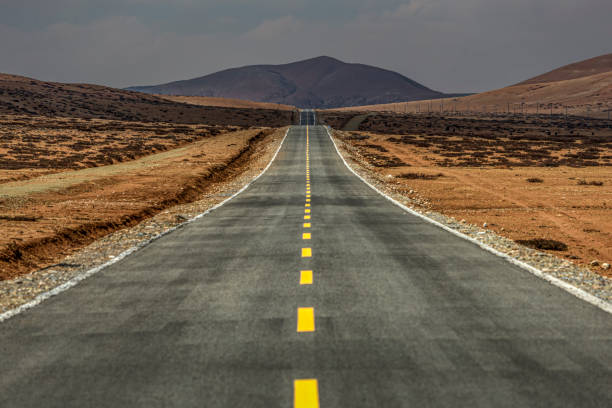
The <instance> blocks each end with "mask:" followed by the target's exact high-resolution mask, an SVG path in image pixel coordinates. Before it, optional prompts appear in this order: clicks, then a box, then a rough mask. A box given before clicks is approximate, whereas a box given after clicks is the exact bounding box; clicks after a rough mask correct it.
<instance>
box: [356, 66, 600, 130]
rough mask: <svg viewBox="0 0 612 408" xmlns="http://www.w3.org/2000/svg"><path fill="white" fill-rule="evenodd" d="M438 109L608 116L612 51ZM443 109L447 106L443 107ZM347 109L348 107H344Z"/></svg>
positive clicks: (387, 107) (413, 106)
mask: <svg viewBox="0 0 612 408" xmlns="http://www.w3.org/2000/svg"><path fill="white" fill-rule="evenodd" d="M428 106H430V101H421V103H419V102H408V103H395V104H382V105H372V106H360V107H355V108H353V110H355V111H395V112H417V111H420V112H423V110H427V109H428ZM431 106H433V109H434V110H435V111H438V110H439V109H440V107H441V106H445V107H446V109H447V110H454V109H457V110H459V111H478V112H507V110H508V108H510V111H511V112H514V111H516V112H525V113H538V112H539V113H542V112H550V109H551V107H552V111H553V113H556V114H564V113H565V112H566V109H567V112H568V113H569V114H572V115H586V116H594V117H600V118H607V116H608V111H609V110H610V109H612V54H607V55H602V56H599V57H596V58H591V59H588V60H585V61H581V62H577V63H574V64H570V65H566V66H563V67H561V68H558V69H555V70H553V71H550V72H548V73H546V74H542V75H539V76H536V77H534V78H531V79H529V80H527V81H524V82H521V83H519V84H516V85H512V86H507V87H505V88H501V89H495V90H492V91H488V92H483V93H479V94H474V95H470V96H465V97H462V98H445V99H441V100H436V101H431ZM443 109H444V108H443ZM345 110H348V108H347V109H345Z"/></svg>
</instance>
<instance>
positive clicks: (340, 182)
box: [0, 126, 612, 408]
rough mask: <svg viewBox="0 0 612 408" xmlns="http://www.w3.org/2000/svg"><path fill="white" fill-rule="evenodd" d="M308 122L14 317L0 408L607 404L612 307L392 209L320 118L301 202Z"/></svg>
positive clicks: (4, 354)
mask: <svg viewBox="0 0 612 408" xmlns="http://www.w3.org/2000/svg"><path fill="white" fill-rule="evenodd" d="M306 132H307V128H306V127H303V126H302V127H299V126H296V127H294V128H292V129H291V131H290V132H289V136H288V137H287V139H286V141H285V144H284V145H283V148H282V150H281V152H280V154H279V156H278V158H277V159H276V161H275V162H274V163H273V165H272V166H271V167H270V169H269V170H268V172H267V173H266V174H265V175H264V176H263V177H261V178H260V179H259V180H258V181H256V182H255V183H254V184H253V185H252V186H251V187H250V188H249V189H248V190H246V191H245V192H244V193H243V194H241V195H240V196H239V197H237V198H235V199H234V200H232V201H231V202H229V203H228V204H226V205H225V206H223V207H221V208H220V209H218V210H216V211H214V212H213V213H211V214H210V215H208V216H205V217H203V218H201V219H200V220H198V221H196V222H194V223H192V224H189V225H188V226H186V227H184V228H182V229H179V230H177V231H175V232H173V233H172V234H169V235H167V236H165V237H163V238H162V239H159V240H157V241H155V242H154V243H152V244H151V245H149V246H148V247H146V248H144V249H143V250H141V251H138V252H136V253H135V254H133V255H132V256H129V257H128V258H126V259H124V260H122V261H121V262H118V263H117V264H115V265H113V266H111V267H109V268H107V269H105V270H103V271H102V272H100V273H98V274H97V275H94V276H93V277H91V278H89V279H87V280H86V281H84V282H82V283H81V284H79V285H78V286H76V287H74V288H73V289H70V290H69V291H66V292H64V293H62V294H61V295H58V296H56V297H54V298H52V299H50V300H48V301H46V302H44V303H43V304H41V305H40V306H38V307H36V308H33V309H30V310H29V311H27V312H25V313H22V314H20V315H18V316H16V317H14V318H12V319H9V320H8V321H6V322H4V323H1V324H0V347H1V349H0V351H1V355H0V406H1V407H80V408H82V407H171V406H176V407H267V408H269V407H291V406H294V405H295V406H298V407H307V406H319V405H317V404H320V406H321V407H528V406H529V407H609V406H612V386H611V384H612V316H610V315H609V314H607V313H605V312H603V311H601V310H599V309H597V308H595V307H593V306H591V305H590V304H587V303H585V302H583V301H581V300H578V299H577V298H575V297H573V296H571V295H569V294H567V293H566V292H564V291H562V290H561V289H558V288H556V287H554V286H551V285H549V284H548V283H546V282H544V281H542V280H539V279H538V278H536V277H534V276H532V275H530V274H529V273H527V272H525V271H523V270H520V269H518V268H516V267H514V266H512V265H510V264H508V263H507V262H505V261H503V260H502V259H500V258H497V257H495V256H494V255H491V254H489V253H487V252H484V251H483V250H481V249H480V248H478V247H477V246H475V245H473V244H471V243H469V242H467V241H464V240H461V239H460V238H458V237H455V236H454V235H451V234H449V233H446V232H444V231H442V230H440V229H438V228H436V227H435V226H432V225H430V224H428V223H426V222H424V221H422V220H420V219H417V218H416V217H414V216H411V215H409V214H407V213H405V212H403V211H402V210H401V209H400V208H397V207H395V206H393V205H392V204H390V203H389V202H388V201H386V200H385V199H384V198H382V197H380V196H379V195H377V194H376V193H375V192H374V191H372V190H371V189H370V188H368V187H367V186H366V185H365V184H363V183H362V182H361V181H359V180H358V179H357V178H356V177H355V176H353V175H352V174H351V173H350V172H349V171H348V170H347V169H346V168H345V166H344V164H343V163H342V162H341V160H340V159H339V158H338V156H337V154H336V152H335V150H334V148H333V146H332V144H331V142H330V140H329V138H328V136H327V134H326V132H325V130H324V128H322V127H310V128H309V131H308V134H309V151H310V160H309V163H310V180H311V185H312V191H311V201H310V202H309V203H308V204H311V207H306V206H305V205H306V204H307V202H306V171H307V170H306ZM306 210H311V213H310V214H305V211H306ZM306 215H310V216H311V219H309V220H305V219H304V217H305V216H306ZM308 222H309V223H310V224H311V226H310V228H305V227H304V223H308ZM304 233H310V234H311V236H310V239H304V238H305V237H304V236H303V234H304ZM308 248H310V249H311V256H310V257H308V251H307V249H308ZM300 271H312V275H311V276H310V274H309V273H308V272H300ZM310 277H311V278H312V283H311V284H308V283H309V278H310ZM300 283H303V284H300ZM298 310H300V312H298ZM298 315H299V319H298ZM296 380H297V381H296Z"/></svg>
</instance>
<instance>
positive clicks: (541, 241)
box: [516, 238, 567, 251]
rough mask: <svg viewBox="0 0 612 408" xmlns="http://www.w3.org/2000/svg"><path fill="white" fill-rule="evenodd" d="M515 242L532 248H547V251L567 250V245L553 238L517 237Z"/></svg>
mask: <svg viewBox="0 0 612 408" xmlns="http://www.w3.org/2000/svg"><path fill="white" fill-rule="evenodd" d="M516 243H517V244H520V245H524V246H526V247H529V248H533V249H541V250H549V251H567V245H566V244H564V243H563V242H561V241H555V240H554V239H545V238H534V239H519V240H517V241H516Z"/></svg>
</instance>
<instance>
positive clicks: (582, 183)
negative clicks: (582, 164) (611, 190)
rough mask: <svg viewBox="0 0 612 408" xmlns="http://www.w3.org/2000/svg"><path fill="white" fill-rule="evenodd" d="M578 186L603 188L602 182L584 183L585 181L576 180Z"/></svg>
mask: <svg viewBox="0 0 612 408" xmlns="http://www.w3.org/2000/svg"><path fill="white" fill-rule="evenodd" d="M578 185H579V186H603V185H604V183H603V181H596V180H593V181H586V180H578Z"/></svg>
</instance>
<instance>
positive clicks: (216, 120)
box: [0, 74, 294, 126]
mask: <svg viewBox="0 0 612 408" xmlns="http://www.w3.org/2000/svg"><path fill="white" fill-rule="evenodd" d="M278 109H279V108H272V109H270V108H268V109H237V108H231V107H219V106H216V107H212V106H196V105H194V104H188V103H182V102H181V101H170V100H167V99H163V98H160V97H157V96H154V95H146V94H143V93H139V92H131V91H126V90H122V89H115V88H109V87H106V86H100V85H90V84H63V83H58V82H44V81H39V80H36V79H32V78H26V77H22V76H16V75H8V74H0V114H4V115H40V116H52V117H56V116H60V117H74V118H85V119H92V118H97V119H112V120H126V121H138V122H170V123H206V124H211V125H239V126H251V125H253V126H254V125H256V126H284V125H288V124H291V123H292V121H293V118H292V116H293V115H294V113H293V112H291V111H287V110H286V109H284V110H282V111H279V110H278Z"/></svg>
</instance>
